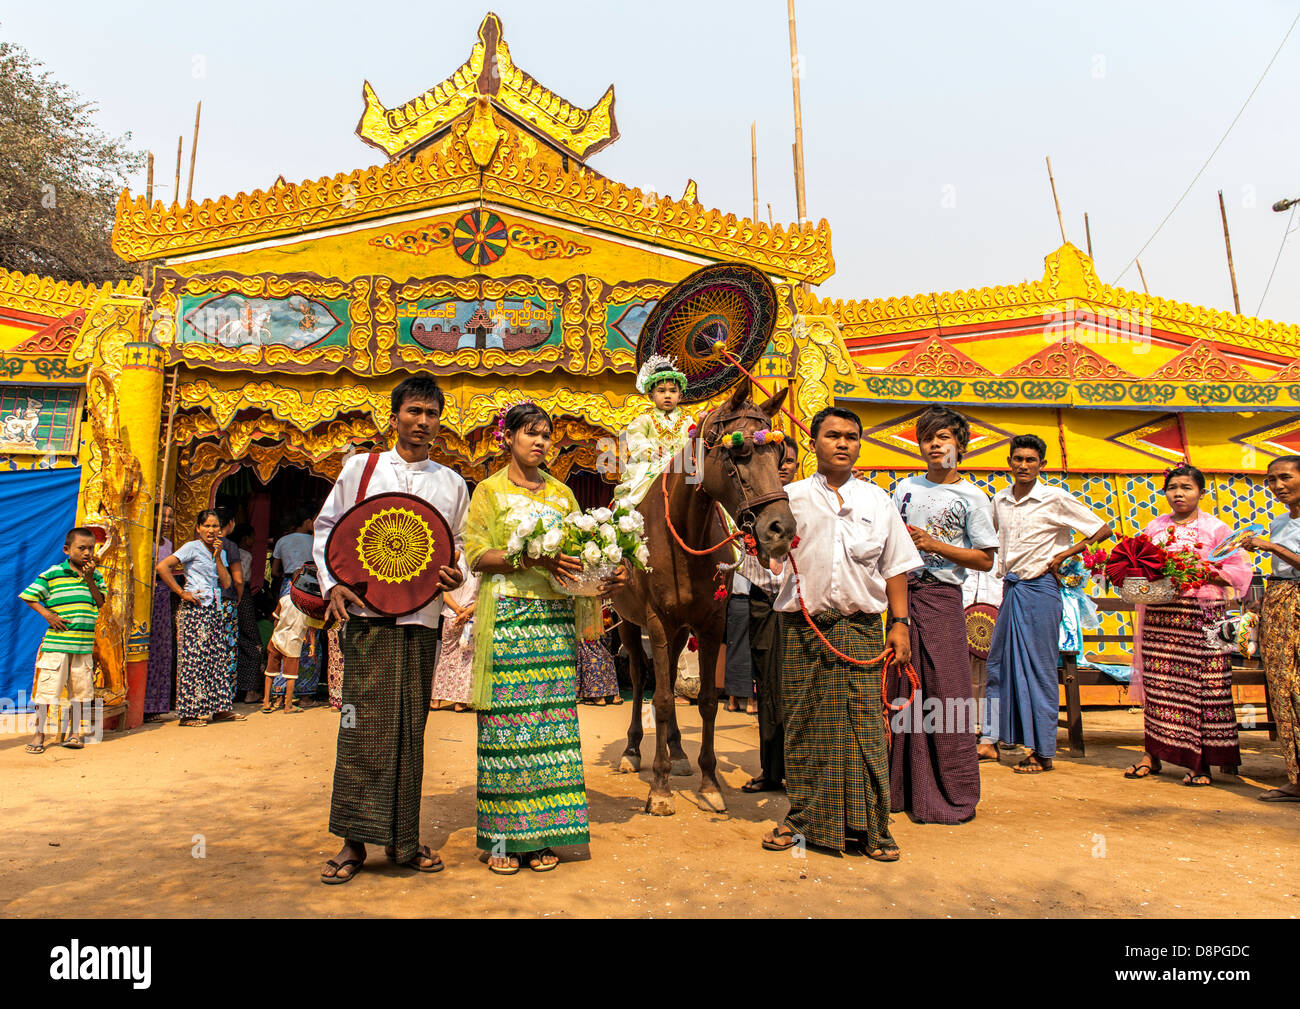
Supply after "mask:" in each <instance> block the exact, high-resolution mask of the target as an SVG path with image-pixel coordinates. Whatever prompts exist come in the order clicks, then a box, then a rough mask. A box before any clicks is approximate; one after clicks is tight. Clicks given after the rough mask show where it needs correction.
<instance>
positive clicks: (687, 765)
mask: <svg viewBox="0 0 1300 1009" xmlns="http://www.w3.org/2000/svg"><path fill="white" fill-rule="evenodd" d="M690 773H691V762H690V761H689V760H687V759H686V758H685V757H681V758H680V759H678V760H674V761H673V774H675V775H677V776H678V777H686V776H688V775H689V774H690Z"/></svg>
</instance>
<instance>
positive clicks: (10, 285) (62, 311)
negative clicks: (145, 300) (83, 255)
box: [0, 267, 144, 318]
mask: <svg viewBox="0 0 1300 1009" xmlns="http://www.w3.org/2000/svg"><path fill="white" fill-rule="evenodd" d="M143 290H144V281H143V280H142V279H141V278H139V277H132V278H131V279H130V280H120V281H118V282H117V283H115V284H102V285H98V286H97V285H95V284H81V283H74V282H70V281H66V280H52V279H51V278H49V277H42V276H40V275H38V274H35V273H18V272H16V271H13V270H6V269H4V268H3V267H0V308H12V309H17V310H18V311H21V312H31V313H33V314H35V315H46V316H49V317H50V318H60V317H62V316H64V315H66V314H67V313H69V312H71V311H74V310H75V309H78V308H89V307H90V306H91V305H93V304H94V303H95V300H96V299H97V298H99V297H100V296H101V295H120V296H124V297H125V296H135V297H139V296H140V294H141V293H142V291H143Z"/></svg>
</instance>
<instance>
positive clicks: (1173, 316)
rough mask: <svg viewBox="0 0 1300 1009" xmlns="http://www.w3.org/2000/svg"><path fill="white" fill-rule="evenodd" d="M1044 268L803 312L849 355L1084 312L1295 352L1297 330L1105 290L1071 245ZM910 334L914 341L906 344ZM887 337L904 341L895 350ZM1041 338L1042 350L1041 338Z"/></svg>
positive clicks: (1232, 344)
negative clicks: (838, 336)
mask: <svg viewBox="0 0 1300 1009" xmlns="http://www.w3.org/2000/svg"><path fill="white" fill-rule="evenodd" d="M1043 262H1044V271H1043V277H1042V279H1041V280H1035V281H1025V282H1023V283H1020V284H1009V285H1001V286H992V287H979V288H970V289H967V290H964V291H941V292H932V293H922V294H913V295H907V296H904V297H895V298H876V299H873V300H870V301H856V300H855V301H842V300H831V299H829V298H823V299H813V300H812V301H811V303H810V305H809V308H808V312H809V313H810V314H816V315H825V316H830V317H832V318H834V319H835V321H836V323H837V324H838V326H839V329H840V331H841V333H842V334H843V337H844V339H845V341H846V342H848V344H849V346H850V347H851V348H853V347H854V345H855V343H856V344H859V345H862V346H865V345H868V344H873V345H877V346H884V344H885V343H886V342H888V343H889V344H890V345H892V346H896V347H897V348H898V349H899V351H900V354H901V356H906V352H907V350H909V349H910V348H911V347H912V346H913V345H915V343H916V341H918V340H919V341H923V340H925V339H926V338H928V336H930V335H932V334H933V333H934V331H935V330H936V329H937V330H939V335H940V336H942V337H945V338H948V337H950V336H951V335H952V334H953V333H954V332H960V331H963V330H969V331H974V330H977V329H980V328H985V327H987V326H989V325H990V324H995V323H999V322H1005V323H1034V322H1037V323H1044V322H1046V321H1047V320H1049V319H1051V318H1052V317H1054V316H1064V315H1065V313H1069V312H1075V313H1076V314H1077V313H1079V312H1081V311H1083V310H1087V311H1090V312H1091V313H1092V314H1093V316H1094V317H1095V319H1096V320H1097V322H1098V323H1099V324H1100V325H1101V326H1102V328H1103V329H1104V327H1105V325H1106V324H1107V323H1109V322H1112V321H1113V320H1115V319H1119V320H1121V321H1126V320H1136V321H1137V322H1138V323H1139V324H1140V325H1141V326H1143V327H1145V328H1146V329H1147V330H1149V331H1158V332H1162V333H1168V334H1177V335H1178V336H1181V337H1184V338H1190V339H1191V340H1207V341H1211V342H1212V343H1215V344H1219V345H1221V346H1224V347H1228V348H1238V349H1240V350H1243V351H1251V352H1255V353H1258V354H1262V355H1265V356H1268V357H1274V356H1278V357H1285V358H1287V359H1288V360H1290V359H1291V358H1293V357H1295V356H1296V355H1297V353H1298V352H1300V325H1297V324H1294V323H1284V322H1276V321H1273V320H1270V319H1260V318H1256V317H1254V316H1249V315H1239V314H1236V313H1234V312H1229V311H1226V310H1223V309H1218V308H1206V307H1204V306H1200V305H1193V304H1190V303H1188V302H1182V301H1174V300H1172V299H1169V298H1161V297H1157V296H1156V295H1152V294H1147V293H1144V292H1142V291H1133V290H1129V289H1127V288H1123V287H1114V286H1112V285H1110V284H1103V283H1102V282H1101V280H1100V278H1099V277H1098V276H1097V270H1096V267H1095V266H1094V265H1093V261H1092V259H1091V258H1089V257H1088V255H1087V254H1086V253H1084V252H1083V251H1081V250H1080V249H1078V248H1076V247H1075V246H1074V245H1072V244H1070V243H1068V242H1067V243H1066V244H1064V245H1062V246H1061V247H1060V248H1058V249H1057V250H1056V251H1055V252H1053V253H1051V254H1049V255H1048V256H1046V257H1045V259H1044V261H1043ZM909 334H910V335H912V337H913V339H912V340H911V341H909V340H907V339H906V337H907V336H908V335H909ZM889 337H900V338H903V339H899V340H898V341H897V342H896V343H895V342H894V341H892V340H889V339H888V338H889ZM1038 338H1039V341H1040V342H1039V346H1040V347H1041V346H1042V345H1043V341H1042V340H1041V334H1040V335H1039V337H1038ZM1106 342H1107V341H1105V340H1103V341H1100V344H1101V347H1100V349H1101V353H1102V354H1103V356H1108V355H1106V346H1105V344H1106ZM1110 342H1112V343H1113V342H1114V341H1110ZM900 360H901V357H900Z"/></svg>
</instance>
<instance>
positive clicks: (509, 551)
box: [506, 508, 650, 596]
mask: <svg viewBox="0 0 1300 1009" xmlns="http://www.w3.org/2000/svg"><path fill="white" fill-rule="evenodd" d="M550 518H551V521H550V523H549V524H548V521H547V517H546V516H545V515H543V514H541V513H540V512H536V513H535V512H533V511H531V510H528V509H525V510H522V511H521V512H520V513H519V514H518V515H516V514H515V513H514V512H511V513H510V515H509V516H507V519H506V521H507V524H508V525H509V527H510V529H511V535H510V541H509V543H508V544H507V545H506V556H507V558H508V559H510V560H515V559H516V558H522V557H523V556H524V555H527V556H529V557H541V556H542V555H549V556H553V555H555V554H560V553H563V554H568V555H569V556H570V557H577V558H579V559H581V561H582V574H581V575H580V576H579V577H578V578H577V579H575V580H573V581H569V582H561V581H560V580H559V579H557V578H556V577H555V576H554V575H551V586H552V587H553V588H555V589H556V590H557V591H559V592H564V593H566V594H568V595H573V596H598V595H600V586H601V584H602V583H603V582H604V581H605V579H607V578H609V577H610V576H611V575H613V574H614V572H616V571H617V570H618V568H619V565H621V564H622V563H623V562H624V561H627V562H628V563H630V564H631V565H632V566H633V567H635V568H639V569H640V570H642V571H648V570H649V568H648V567H647V565H648V563H649V561H650V550H649V548H648V547H647V546H646V540H645V519H644V518H642V516H641V513H640V512H638V511H633V510H630V509H623V508H620V509H618V510H616V511H615V510H611V509H609V508H593V509H591V510H590V511H585V512H583V511H572V512H570V513H569V514H567V515H565V516H564V517H563V518H561V519H560V520H559V521H554V515H553V514H552V515H551V516H550Z"/></svg>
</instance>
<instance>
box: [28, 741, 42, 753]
mask: <svg viewBox="0 0 1300 1009" xmlns="http://www.w3.org/2000/svg"><path fill="white" fill-rule="evenodd" d="M26 749H27V752H28V753H44V752H45V744H44V743H28V744H27V747H26Z"/></svg>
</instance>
